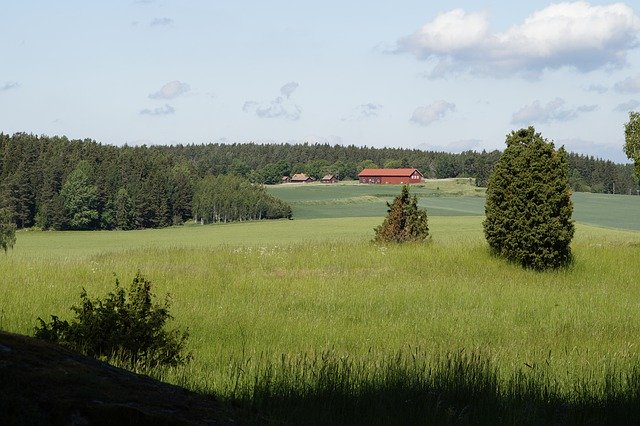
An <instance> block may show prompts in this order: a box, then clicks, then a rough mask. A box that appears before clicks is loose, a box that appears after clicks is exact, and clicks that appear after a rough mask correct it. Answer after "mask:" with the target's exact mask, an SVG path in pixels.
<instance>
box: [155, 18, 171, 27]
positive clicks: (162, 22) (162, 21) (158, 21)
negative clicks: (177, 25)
mask: <svg viewBox="0 0 640 426" xmlns="http://www.w3.org/2000/svg"><path fill="white" fill-rule="evenodd" d="M171 24H173V19H171V18H155V19H154V20H153V21H151V22H150V23H149V26H150V27H166V26H168V25H171Z"/></svg>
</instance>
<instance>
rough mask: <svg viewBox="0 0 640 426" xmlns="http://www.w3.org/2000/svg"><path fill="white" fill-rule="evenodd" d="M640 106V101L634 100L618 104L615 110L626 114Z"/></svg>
mask: <svg viewBox="0 0 640 426" xmlns="http://www.w3.org/2000/svg"><path fill="white" fill-rule="evenodd" d="M639 106H640V101H637V100H635V99H632V100H630V101H627V102H623V103H621V104H618V106H616V107H615V108H614V109H613V110H614V111H616V112H625V113H626V112H629V111H634V110H635V109H636V108H638V107H639Z"/></svg>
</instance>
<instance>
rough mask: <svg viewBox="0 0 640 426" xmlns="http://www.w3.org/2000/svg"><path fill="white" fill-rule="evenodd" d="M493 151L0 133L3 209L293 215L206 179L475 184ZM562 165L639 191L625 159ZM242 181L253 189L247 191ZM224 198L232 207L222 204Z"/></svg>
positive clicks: (80, 220) (30, 222) (69, 218)
mask: <svg viewBox="0 0 640 426" xmlns="http://www.w3.org/2000/svg"><path fill="white" fill-rule="evenodd" d="M500 155H501V152H500V151H491V152H486V151H482V152H475V151H466V152H463V153H461V154H450V153H444V152H433V151H421V150H417V149H402V148H372V147H357V146H354V145H349V146H341V145H333V146H332V145H328V144H264V145H263V144H256V143H247V144H207V145H174V146H151V147H147V146H138V147H130V146H122V147H116V146H111V145H102V144H100V143H97V142H95V141H93V140H89V139H85V140H69V139H67V138H66V137H57V136H56V137H47V136H35V135H30V134H25V133H17V134H14V135H6V134H3V133H0V208H7V209H8V210H10V212H11V215H12V218H13V220H14V222H15V224H16V225H17V226H18V227H20V228H24V227H31V226H39V227H42V228H44V229H115V228H119V229H139V228H155V227H163V226H169V225H172V224H180V223H183V222H184V221H186V220H189V219H193V218H197V219H198V220H200V219H202V220H203V221H207V222H210V221H217V220H223V221H224V220H245V219H256V218H257V219H260V218H272V217H290V210H287V207H286V206H283V205H280V204H279V203H278V202H277V201H275V200H270V199H268V198H267V194H266V192H265V191H264V190H263V189H261V188H260V186H259V185H249V184H248V183H247V182H246V181H245V182H244V183H242V184H240V183H239V182H240V181H238V180H235V179H227V180H225V179H218V180H214V179H213V178H212V177H213V176H221V175H235V176H237V177H243V178H246V179H248V180H249V181H250V182H252V183H254V184H274V183H280V182H281V179H282V176H287V175H291V174H293V173H297V172H304V173H306V174H308V175H309V176H312V177H314V178H316V179H319V178H321V177H322V176H324V175H326V174H335V175H337V176H338V178H339V179H341V180H344V179H356V177H357V174H358V173H359V172H360V171H361V170H362V169H363V168H366V167H369V168H377V167H385V168H391V167H416V168H418V169H419V170H420V171H421V172H422V173H423V174H424V175H425V177H427V178H451V177H473V178H476V184H477V185H478V186H486V182H487V178H488V176H489V174H490V173H491V170H492V169H493V166H494V164H495V163H496V161H497V160H498V158H500ZM568 163H569V178H570V185H571V186H572V188H573V189H574V190H576V191H592V192H605V193H612V192H615V193H620V194H636V190H637V182H636V181H635V178H634V175H633V167H632V165H620V164H614V163H612V162H611V161H604V160H601V159H597V158H594V157H587V156H582V155H578V154H569V155H568ZM224 185H229V187H225V186H224ZM214 187H215V188H216V189H215V190H212V188H214ZM249 188H254V189H255V191H256V192H255V194H253V195H252V196H249V195H247V191H249V190H250V189H249ZM199 191H200V192H199ZM196 194H199V195H196ZM205 194H206V195H205ZM234 196H237V199H235V201H231V200H232V198H231V197H234ZM224 197H229V200H226V201H222V199H223V198H224ZM194 199H195V200H196V201H197V203H195V204H194ZM248 200H250V201H248ZM254 202H255V203H256V204H252V203H254ZM221 206H223V207H224V206H226V207H224V208H227V207H228V208H229V209H231V210H229V211H225V212H223V211H222V210H220V209H221V208H223V207H221ZM208 208H210V210H206V209H208Z"/></svg>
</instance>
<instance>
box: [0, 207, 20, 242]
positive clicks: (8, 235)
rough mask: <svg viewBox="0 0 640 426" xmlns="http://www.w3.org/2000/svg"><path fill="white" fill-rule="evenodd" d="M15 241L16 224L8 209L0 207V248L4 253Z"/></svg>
mask: <svg viewBox="0 0 640 426" xmlns="http://www.w3.org/2000/svg"><path fill="white" fill-rule="evenodd" d="M15 243H16V225H15V224H14V223H13V221H12V220H11V213H10V212H9V210H8V209H0V248H1V249H3V250H4V252H5V253H6V252H7V250H9V249H10V248H13V245H14V244H15Z"/></svg>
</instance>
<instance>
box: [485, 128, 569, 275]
mask: <svg viewBox="0 0 640 426" xmlns="http://www.w3.org/2000/svg"><path fill="white" fill-rule="evenodd" d="M506 143H507V149H506V150H505V151H504V154H502V156H501V157H500V159H499V160H498V162H497V164H496V166H495V168H494V170H493V173H492V174H491V176H490V177H489V185H488V187H487V199H486V205H485V214H486V218H485V220H484V222H483V226H484V234H485V236H486V238H487V242H488V243H489V246H490V247H491V250H492V252H494V253H496V254H497V255H500V256H502V257H504V258H506V259H508V260H511V261H513V262H516V263H519V264H521V265H522V266H524V267H527V268H533V269H537V270H542V269H547V268H556V267H559V266H563V265H567V264H568V263H569V262H570V261H571V248H570V246H569V244H570V243H571V239H572V238H573V233H574V225H573V221H572V220H571V214H572V212H573V205H572V203H571V191H570V189H569V185H568V176H567V175H568V169H567V161H566V158H565V151H564V148H560V149H559V150H556V149H555V148H554V145H553V143H552V142H548V141H546V140H545V139H543V138H542V136H541V135H540V133H536V132H535V129H534V128H533V127H529V128H527V129H520V130H518V131H514V132H511V134H509V135H508V136H507V140H506Z"/></svg>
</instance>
